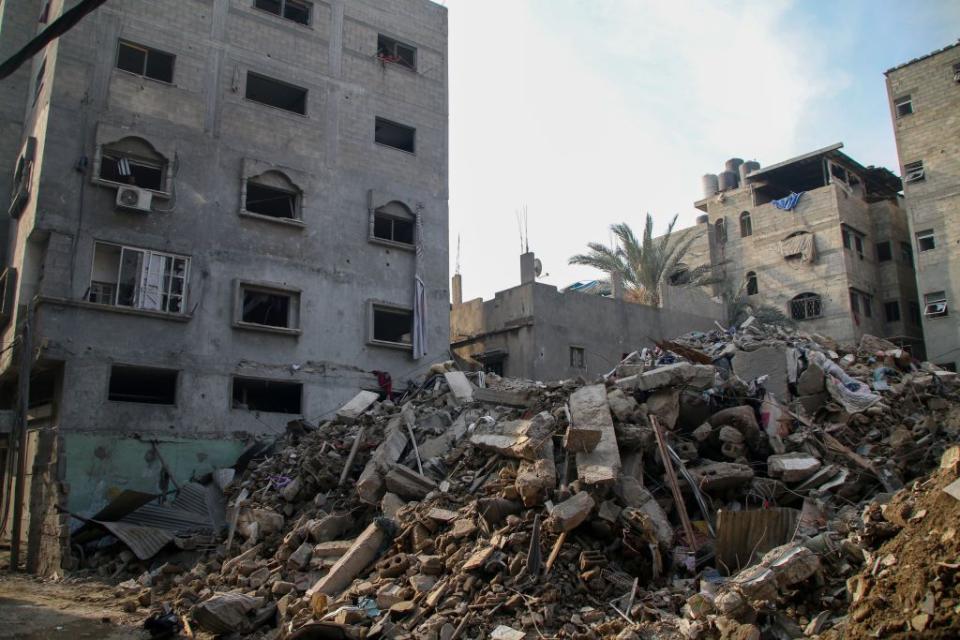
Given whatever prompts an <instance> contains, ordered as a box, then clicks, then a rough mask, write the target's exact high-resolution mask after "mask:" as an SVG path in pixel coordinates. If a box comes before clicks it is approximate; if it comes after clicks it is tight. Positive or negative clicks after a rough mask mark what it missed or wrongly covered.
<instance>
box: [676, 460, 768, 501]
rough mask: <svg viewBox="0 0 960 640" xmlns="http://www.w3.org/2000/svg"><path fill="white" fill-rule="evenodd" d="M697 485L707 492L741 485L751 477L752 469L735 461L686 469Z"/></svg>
mask: <svg viewBox="0 0 960 640" xmlns="http://www.w3.org/2000/svg"><path fill="white" fill-rule="evenodd" d="M688 471H689V472H690V476H691V477H692V478H693V481H694V482H696V483H697V486H698V487H699V488H700V489H701V490H702V491H705V492H707V493H719V492H722V491H726V490H728V489H735V488H737V487H741V486H743V485H745V484H749V482H750V481H751V480H752V479H753V469H751V468H750V467H748V466H747V465H745V464H738V463H736V462H713V463H710V464H705V465H701V466H699V467H692V468H690V469H689V470H688Z"/></svg>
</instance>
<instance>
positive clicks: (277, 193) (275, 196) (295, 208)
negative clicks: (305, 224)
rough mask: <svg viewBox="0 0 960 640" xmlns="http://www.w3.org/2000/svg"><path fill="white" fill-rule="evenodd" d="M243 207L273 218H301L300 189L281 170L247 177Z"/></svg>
mask: <svg viewBox="0 0 960 640" xmlns="http://www.w3.org/2000/svg"><path fill="white" fill-rule="evenodd" d="M243 208H244V210H245V211H249V212H250V213H258V214H260V215H263V216H270V217H271V218H287V219H291V220H296V219H299V218H300V190H299V189H297V187H296V185H294V184H293V183H292V182H290V180H289V179H287V177H286V176H285V175H283V174H282V173H280V172H279V171H268V172H266V173H264V174H262V175H259V176H254V177H252V178H248V179H247V185H246V196H245V199H244V204H243Z"/></svg>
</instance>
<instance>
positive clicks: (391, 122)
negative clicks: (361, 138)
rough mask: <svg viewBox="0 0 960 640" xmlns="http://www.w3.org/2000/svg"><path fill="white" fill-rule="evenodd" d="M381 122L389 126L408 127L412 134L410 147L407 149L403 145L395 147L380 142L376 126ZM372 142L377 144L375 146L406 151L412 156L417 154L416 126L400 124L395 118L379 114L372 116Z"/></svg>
mask: <svg viewBox="0 0 960 640" xmlns="http://www.w3.org/2000/svg"><path fill="white" fill-rule="evenodd" d="M381 123H382V124H386V125H390V126H394V127H399V128H401V129H408V130H409V131H410V132H411V134H412V142H413V144H412V145H411V148H410V149H409V150H407V149H404V148H403V147H396V146H394V145H392V144H388V143H386V142H380V141H379V140H377V128H378V126H379V125H380V124H381ZM373 143H374V144H375V145H377V146H380V147H385V148H387V149H393V150H394V151H400V152H403V153H407V154H410V155H412V156H415V155H417V147H418V146H419V145H418V144H417V128H416V127H412V126H410V125H408V124H402V123H400V122H396V121H395V120H390V119H389V118H383V117H380V116H374V119H373Z"/></svg>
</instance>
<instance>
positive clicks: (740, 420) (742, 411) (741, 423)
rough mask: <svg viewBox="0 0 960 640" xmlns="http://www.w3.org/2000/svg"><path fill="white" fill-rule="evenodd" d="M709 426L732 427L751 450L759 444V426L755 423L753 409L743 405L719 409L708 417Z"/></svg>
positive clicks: (755, 418) (755, 417)
mask: <svg viewBox="0 0 960 640" xmlns="http://www.w3.org/2000/svg"><path fill="white" fill-rule="evenodd" d="M710 424H711V425H712V426H714V427H724V426H729V427H733V428H734V429H736V430H737V431H739V432H740V433H741V434H743V437H744V439H745V440H746V442H747V444H748V445H749V446H750V447H751V448H754V447H756V446H757V445H758V444H759V443H760V436H761V431H760V424H759V423H758V422H757V416H756V414H755V413H754V411H753V407H750V406H747V405H744V406H740V407H730V408H729V409H721V410H720V411H717V412H716V413H715V414H713V415H712V416H710Z"/></svg>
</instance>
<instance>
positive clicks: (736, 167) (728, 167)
mask: <svg viewBox="0 0 960 640" xmlns="http://www.w3.org/2000/svg"><path fill="white" fill-rule="evenodd" d="M742 164H743V160H741V159H740V158H730V159H729V160H727V161H726V162H724V163H723V170H724V171H733V172H734V173H735V174H737V175H738V176H739V175H740V165H742Z"/></svg>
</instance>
